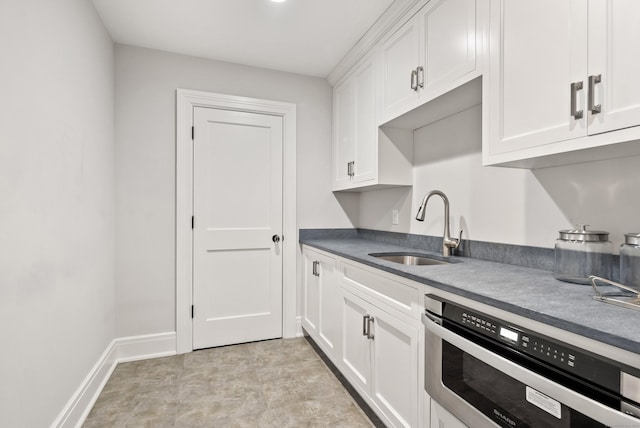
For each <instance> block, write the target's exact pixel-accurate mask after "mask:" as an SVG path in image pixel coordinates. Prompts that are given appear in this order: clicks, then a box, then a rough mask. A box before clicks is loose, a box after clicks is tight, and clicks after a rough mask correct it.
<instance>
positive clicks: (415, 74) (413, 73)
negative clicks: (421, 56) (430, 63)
mask: <svg viewBox="0 0 640 428" xmlns="http://www.w3.org/2000/svg"><path fill="white" fill-rule="evenodd" d="M411 89H413V90H414V91H417V90H418V70H417V69H416V70H411Z"/></svg>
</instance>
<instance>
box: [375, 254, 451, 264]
mask: <svg viewBox="0 0 640 428" xmlns="http://www.w3.org/2000/svg"><path fill="white" fill-rule="evenodd" d="M369 255H370V256H372V257H375V258H377V259H381V260H386V261H389V262H393V263H399V264H401V265H420V266H429V265H446V264H450V263H451V261H449V260H444V259H436V258H433V257H431V256H427V255H425V254H417V253H371V254H369Z"/></svg>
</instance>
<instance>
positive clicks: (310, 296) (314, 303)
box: [302, 249, 320, 337]
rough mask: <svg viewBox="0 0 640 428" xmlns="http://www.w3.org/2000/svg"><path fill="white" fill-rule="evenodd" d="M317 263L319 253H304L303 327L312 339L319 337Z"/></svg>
mask: <svg viewBox="0 0 640 428" xmlns="http://www.w3.org/2000/svg"><path fill="white" fill-rule="evenodd" d="M316 262H317V253H315V252H313V251H308V250H306V249H305V250H304V251H303V283H302V284H303V288H304V289H303V294H304V298H303V302H302V323H303V327H304V328H305V330H307V332H308V333H309V334H310V335H311V336H312V337H317V335H318V326H319V320H320V313H319V305H320V293H319V291H320V287H319V283H320V280H319V277H318V276H316V275H314V267H313V266H314V263H316Z"/></svg>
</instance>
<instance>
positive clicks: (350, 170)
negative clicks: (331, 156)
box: [347, 161, 356, 177]
mask: <svg viewBox="0 0 640 428" xmlns="http://www.w3.org/2000/svg"><path fill="white" fill-rule="evenodd" d="M355 163H356V162H355V161H351V162H349V163H347V175H348V176H349V177H353V176H354V175H355V172H354V169H355V168H354V166H355Z"/></svg>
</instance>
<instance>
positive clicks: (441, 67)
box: [420, 0, 476, 98]
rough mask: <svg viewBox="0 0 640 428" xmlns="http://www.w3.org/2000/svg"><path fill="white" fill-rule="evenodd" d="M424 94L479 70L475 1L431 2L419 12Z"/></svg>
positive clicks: (442, 0) (449, 0)
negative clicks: (477, 62)
mask: <svg viewBox="0 0 640 428" xmlns="http://www.w3.org/2000/svg"><path fill="white" fill-rule="evenodd" d="M420 20H421V22H422V25H421V28H422V31H421V37H420V40H421V48H420V51H421V53H422V59H421V64H423V68H424V71H423V74H424V76H421V77H420V81H421V83H422V82H424V83H423V86H424V88H423V89H421V94H420V95H421V97H422V96H426V97H429V98H430V93H432V92H434V91H438V89H442V88H443V85H447V84H448V83H452V82H455V81H456V80H457V79H459V78H461V77H463V76H464V75H466V74H467V73H470V72H472V71H474V70H475V69H476V0H439V1H431V2H429V3H428V4H427V5H426V6H425V7H424V11H423V12H422V13H421V15H420Z"/></svg>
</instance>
